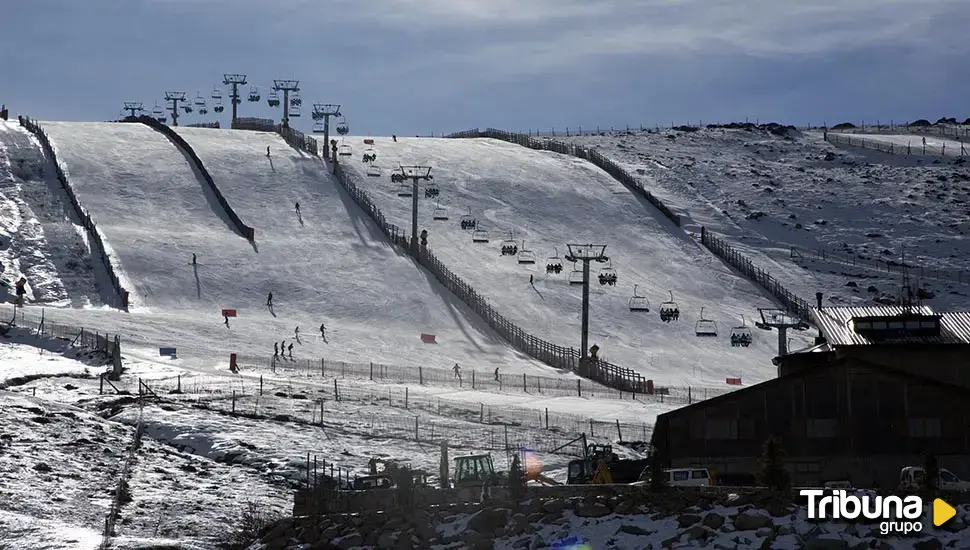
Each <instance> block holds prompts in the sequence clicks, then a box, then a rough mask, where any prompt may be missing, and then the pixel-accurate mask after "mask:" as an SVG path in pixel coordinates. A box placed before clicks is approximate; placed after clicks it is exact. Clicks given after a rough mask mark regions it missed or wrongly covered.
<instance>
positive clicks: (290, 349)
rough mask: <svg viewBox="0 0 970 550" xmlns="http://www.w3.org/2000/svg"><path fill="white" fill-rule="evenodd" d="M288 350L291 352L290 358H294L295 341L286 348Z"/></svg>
mask: <svg viewBox="0 0 970 550" xmlns="http://www.w3.org/2000/svg"><path fill="white" fill-rule="evenodd" d="M286 351H288V352H290V359H293V342H290V346H289V347H288V348H286Z"/></svg>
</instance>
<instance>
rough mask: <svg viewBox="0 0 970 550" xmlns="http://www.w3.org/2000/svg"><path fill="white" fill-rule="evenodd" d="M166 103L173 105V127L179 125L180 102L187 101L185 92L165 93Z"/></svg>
mask: <svg viewBox="0 0 970 550" xmlns="http://www.w3.org/2000/svg"><path fill="white" fill-rule="evenodd" d="M165 101H168V102H169V103H171V106H169V110H171V111H172V126H178V125H179V101H185V92H165Z"/></svg>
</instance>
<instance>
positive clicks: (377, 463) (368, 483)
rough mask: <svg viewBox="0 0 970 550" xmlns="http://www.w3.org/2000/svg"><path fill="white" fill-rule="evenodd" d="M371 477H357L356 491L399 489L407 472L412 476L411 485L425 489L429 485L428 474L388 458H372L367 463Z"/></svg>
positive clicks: (355, 481) (355, 479)
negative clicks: (399, 480)
mask: <svg viewBox="0 0 970 550" xmlns="http://www.w3.org/2000/svg"><path fill="white" fill-rule="evenodd" d="M367 466H368V467H369V469H370V475H366V476H359V477H358V476H355V477H354V482H353V488H354V489H355V490H370V489H390V488H393V487H397V485H398V481H397V480H398V479H400V476H401V475H402V473H403V472H404V471H405V470H406V471H408V472H410V474H411V485H412V486H414V487H424V486H426V485H427V484H428V474H427V472H425V471H423V470H412V469H411V467H410V466H409V465H406V464H405V465H402V464H400V463H398V462H397V461H395V460H391V459H386V458H377V457H375V458H372V459H370V460H369V461H368V462H367Z"/></svg>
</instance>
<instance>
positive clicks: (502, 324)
mask: <svg viewBox="0 0 970 550" xmlns="http://www.w3.org/2000/svg"><path fill="white" fill-rule="evenodd" d="M333 171H334V175H335V176H336V177H337V181H338V182H340V184H341V186H343V188H344V189H346V191H347V193H348V194H350V196H351V197H352V198H353V200H354V202H356V203H357V205H358V206H360V207H361V209H363V210H364V212H366V213H367V215H369V216H370V217H371V218H372V219H373V220H374V221H375V222H376V223H377V225H378V227H380V229H381V231H383V232H384V234H385V235H387V237H388V239H390V241H391V242H392V243H393V244H395V245H397V246H401V247H403V248H404V250H405V251H406V252H407V253H408V254H410V255H411V256H412V257H413V258H414V259H415V260H416V261H417V262H418V263H419V264H420V265H421V266H422V267H424V268H425V269H427V270H428V271H429V272H430V273H431V274H432V275H434V276H435V278H436V279H438V281H439V282H440V283H441V284H442V285H444V286H445V287H446V288H447V289H448V290H450V291H451V292H452V293H454V294H455V296H457V297H458V298H460V299H461V300H462V301H463V302H465V304H467V305H468V307H470V308H471V309H472V310H473V311H475V313H477V314H478V315H479V316H480V317H481V318H482V319H484V320H485V322H487V323H488V325H489V326H490V327H492V329H494V330H495V332H497V333H498V334H499V335H500V336H502V337H503V338H504V339H505V340H506V341H508V342H509V343H510V344H511V345H512V347H514V348H515V349H517V350H519V351H521V352H523V353H525V354H527V355H528V356H530V357H533V358H535V359H537V360H539V361H542V362H543V363H546V364H548V365H551V366H553V367H555V368H558V369H568V370H570V371H572V372H575V373H576V374H578V375H580V376H582V377H584V378H588V379H590V380H593V381H596V382H599V383H601V384H603V385H605V386H609V387H611V388H615V389H620V390H623V391H631V392H637V393H647V391H648V386H649V385H652V383H651V384H648V381H647V380H646V379H644V378H643V376H641V375H640V373H638V372H636V371H634V370H633V369H628V368H625V367H620V366H617V365H614V364H612V363H609V362H607V361H601V360H598V361H588V362H586V363H585V364H580V353H579V351H578V350H576V349H575V348H571V347H570V348H567V347H564V346H559V345H556V344H552V343H550V342H547V341H545V340H543V339H541V338H538V337H536V336H534V335H532V334H529V333H528V332H526V331H524V330H522V329H521V328H519V327H518V326H517V325H515V323H513V322H512V321H510V320H509V319H508V318H506V317H505V316H503V315H501V314H499V313H498V311H496V310H495V308H493V307H492V306H491V304H489V303H488V301H487V300H486V299H485V297H484V296H482V295H481V294H479V293H478V292H477V291H476V290H475V289H474V288H472V287H471V286H470V285H469V284H468V283H466V282H465V281H463V280H462V279H461V278H460V277H458V276H457V275H455V274H454V273H452V272H451V270H449V269H448V268H447V267H445V265H444V264H443V263H442V262H441V261H440V260H438V258H436V257H435V256H434V254H432V253H431V252H430V251H429V250H427V249H425V248H424V247H416V250H412V248H411V247H410V246H409V244H410V239H409V238H408V237H407V236H406V234H405V233H404V232H403V231H401V229H400V228H398V227H397V226H396V225H394V224H391V223H389V222H388V221H387V218H386V217H385V216H384V214H383V212H381V210H380V208H378V207H377V205H376V204H374V202H373V201H372V200H371V199H370V197H369V196H368V195H367V193H365V192H364V191H363V190H362V189H360V188H359V187H357V185H356V184H355V183H354V181H353V179H352V178H351V176H350V175H349V174H348V173H347V172H345V171H344V170H343V169H342V167H341V165H340V164H339V162H338V163H334V165H333Z"/></svg>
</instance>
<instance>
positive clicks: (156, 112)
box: [152, 103, 165, 120]
mask: <svg viewBox="0 0 970 550" xmlns="http://www.w3.org/2000/svg"><path fill="white" fill-rule="evenodd" d="M164 116H165V111H164V110H163V109H162V108H161V107H159V106H158V103H156V104H155V108H154V109H152V117H153V118H155V119H156V120H157V119H159V118H162V117H164Z"/></svg>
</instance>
